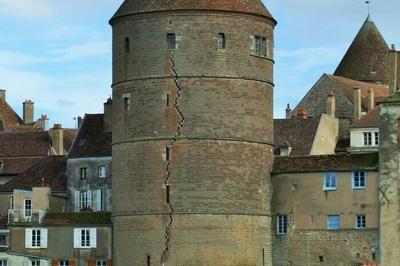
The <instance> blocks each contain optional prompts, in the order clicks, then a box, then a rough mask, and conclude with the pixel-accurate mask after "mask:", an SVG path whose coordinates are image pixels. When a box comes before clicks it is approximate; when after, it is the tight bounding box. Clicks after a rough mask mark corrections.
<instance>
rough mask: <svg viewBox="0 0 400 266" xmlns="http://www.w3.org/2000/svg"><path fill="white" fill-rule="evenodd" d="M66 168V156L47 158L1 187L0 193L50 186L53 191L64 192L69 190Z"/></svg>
mask: <svg viewBox="0 0 400 266" xmlns="http://www.w3.org/2000/svg"><path fill="white" fill-rule="evenodd" d="M66 168H67V160H66V158H65V157H64V156H46V157H44V158H42V159H41V160H40V161H39V162H38V163H36V164H35V165H33V166H32V167H31V168H29V169H27V170H26V171H25V172H23V173H21V174H19V175H17V176H16V177H15V178H14V179H12V180H11V181H10V182H8V183H6V184H5V185H3V186H1V187H0V192H11V191H13V190H14V189H26V190H31V189H32V187H41V186H43V185H46V186H49V187H50V188H51V190H52V191H57V192H64V191H66V190H67V179H66V178H65V171H66Z"/></svg>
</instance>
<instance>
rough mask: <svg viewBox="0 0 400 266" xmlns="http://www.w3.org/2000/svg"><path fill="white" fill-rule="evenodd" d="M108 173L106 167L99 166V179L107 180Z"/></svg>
mask: <svg viewBox="0 0 400 266" xmlns="http://www.w3.org/2000/svg"><path fill="white" fill-rule="evenodd" d="M106 176H107V172H106V167H105V166H104V165H101V166H99V178H106Z"/></svg>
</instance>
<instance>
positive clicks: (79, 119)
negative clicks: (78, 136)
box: [77, 116, 83, 129]
mask: <svg viewBox="0 0 400 266" xmlns="http://www.w3.org/2000/svg"><path fill="white" fill-rule="evenodd" d="M82 122H83V119H82V117H81V116H78V125H77V126H78V129H79V128H80V127H81V125H82Z"/></svg>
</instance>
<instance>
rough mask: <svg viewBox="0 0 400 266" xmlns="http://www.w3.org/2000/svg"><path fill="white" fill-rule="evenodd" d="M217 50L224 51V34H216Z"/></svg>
mask: <svg viewBox="0 0 400 266" xmlns="http://www.w3.org/2000/svg"><path fill="white" fill-rule="evenodd" d="M217 46H218V49H225V33H218V43H217Z"/></svg>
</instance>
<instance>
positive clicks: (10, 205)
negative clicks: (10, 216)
mask: <svg viewBox="0 0 400 266" xmlns="http://www.w3.org/2000/svg"><path fill="white" fill-rule="evenodd" d="M8 208H9V209H10V210H13V209H14V196H13V195H10V196H8Z"/></svg>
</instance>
